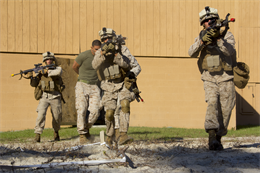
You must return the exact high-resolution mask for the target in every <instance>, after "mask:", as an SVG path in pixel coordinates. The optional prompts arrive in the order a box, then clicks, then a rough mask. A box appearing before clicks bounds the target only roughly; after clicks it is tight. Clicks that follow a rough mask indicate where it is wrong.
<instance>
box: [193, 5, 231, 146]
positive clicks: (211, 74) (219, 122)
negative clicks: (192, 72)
mask: <svg viewBox="0 0 260 173" xmlns="http://www.w3.org/2000/svg"><path fill="white" fill-rule="evenodd" d="M228 15H229V14H228ZM228 15H227V17H228ZM199 17H200V24H201V25H202V26H203V27H204V29H203V30H202V31H201V33H200V35H199V36H198V37H197V38H195V43H194V44H193V45H191V46H190V48H189V51H188V53H189V55H190V56H191V57H194V58H195V57H197V56H198V55H199V54H200V57H199V60H198V66H199V69H200V72H201V74H202V75H201V79H202V81H203V83H204V90H205V100H206V102H207V103H208V107H207V111H206V117H205V130H206V132H207V133H208V134H209V143H208V145H209V149H210V150H222V149H223V146H222V144H221V137H222V136H225V135H226V134H227V127H228V124H229V120H230V116H231V112H232V109H233V108H234V106H235V86H234V82H233V78H234V75H233V67H234V66H235V65H236V50H235V39H234V36H233V34H232V33H231V32H228V31H227V30H228V22H229V21H227V17H226V21H223V20H221V19H219V15H218V11H217V9H214V8H209V7H205V9H204V10H202V11H201V12H200V13H199ZM212 21H214V22H212ZM223 24H224V25H225V27H226V28H225V30H224V31H223V30H220V27H221V26H223Z"/></svg>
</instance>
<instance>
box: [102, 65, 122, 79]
mask: <svg viewBox="0 0 260 173" xmlns="http://www.w3.org/2000/svg"><path fill="white" fill-rule="evenodd" d="M124 74H125V73H124V71H123V69H122V68H120V67H119V66H118V65H117V64H113V65H110V66H108V67H102V68H100V69H98V70H97V75H98V79H99V80H100V81H102V80H108V81H110V82H115V83H120V82H123V79H124Z"/></svg>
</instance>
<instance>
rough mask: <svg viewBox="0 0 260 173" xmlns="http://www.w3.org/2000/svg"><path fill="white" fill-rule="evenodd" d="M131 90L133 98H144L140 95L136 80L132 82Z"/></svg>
mask: <svg viewBox="0 0 260 173" xmlns="http://www.w3.org/2000/svg"><path fill="white" fill-rule="evenodd" d="M133 92H134V93H135V99H136V101H137V102H140V100H141V102H144V100H143V99H142V97H141V96H140V93H141V91H139V89H138V87H137V84H136V82H133Z"/></svg>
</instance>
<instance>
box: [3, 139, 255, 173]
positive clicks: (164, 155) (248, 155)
mask: <svg viewBox="0 0 260 173" xmlns="http://www.w3.org/2000/svg"><path fill="white" fill-rule="evenodd" d="M95 142H98V138H97V139H96V141H95ZM222 143H223V146H224V148H225V149H224V150H222V151H209V150H208V148H207V139H205V138H198V139H184V140H182V141H173V142H165V141H135V142H134V143H132V144H129V145H124V146H120V147H119V150H109V149H108V148H107V147H106V146H105V145H100V144H98V145H86V146H78V139H73V140H70V141H67V140H63V141H61V142H56V143H54V142H52V141H43V142H41V143H13V144H1V146H0V172H10V171H13V172H53V173H54V172H55V173H56V172H207V173H208V172H212V173H213V172H214V173H215V172H252V173H253V172H259V171H260V137H246V138H223V142H222ZM124 154H125V155H124ZM115 159H117V160H122V159H126V162H114V163H103V164H99V165H93V166H90V165H86V164H77V163H79V162H81V163H82V162H83V161H84V162H86V161H99V160H115ZM54 163H71V164H68V165H62V166H57V165H56V166H55V165H54ZM24 165H38V168H37V167H31V168H19V169H17V167H15V166H24ZM40 165H54V166H51V167H46V168H39V167H40ZM12 166H13V167H12Z"/></svg>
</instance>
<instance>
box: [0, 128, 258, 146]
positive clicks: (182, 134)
mask: <svg viewBox="0 0 260 173" xmlns="http://www.w3.org/2000/svg"><path fill="white" fill-rule="evenodd" d="M101 130H104V131H106V128H104V127H93V128H91V129H90V134H91V135H93V136H99V133H100V131H101ZM59 134H60V137H61V139H63V140H70V139H74V138H77V137H78V136H79V135H78V132H77V127H62V128H61V130H60V131H59ZM128 134H129V135H130V136H132V137H133V138H134V139H135V140H163V141H173V140H182V139H183V138H206V137H208V134H207V133H206V132H205V130H204V129H185V128H166V127H164V128H154V127H130V128H129V131H128ZM34 136H35V134H34V130H32V129H28V130H22V131H9V132H1V133H0V143H8V142H27V141H32V140H33V139H34ZM226 136H227V137H246V136H260V126H239V127H238V128H237V130H229V131H228V134H227V135H226ZM41 137H42V138H45V139H48V140H52V139H53V129H44V131H43V133H42V135H41Z"/></svg>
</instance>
